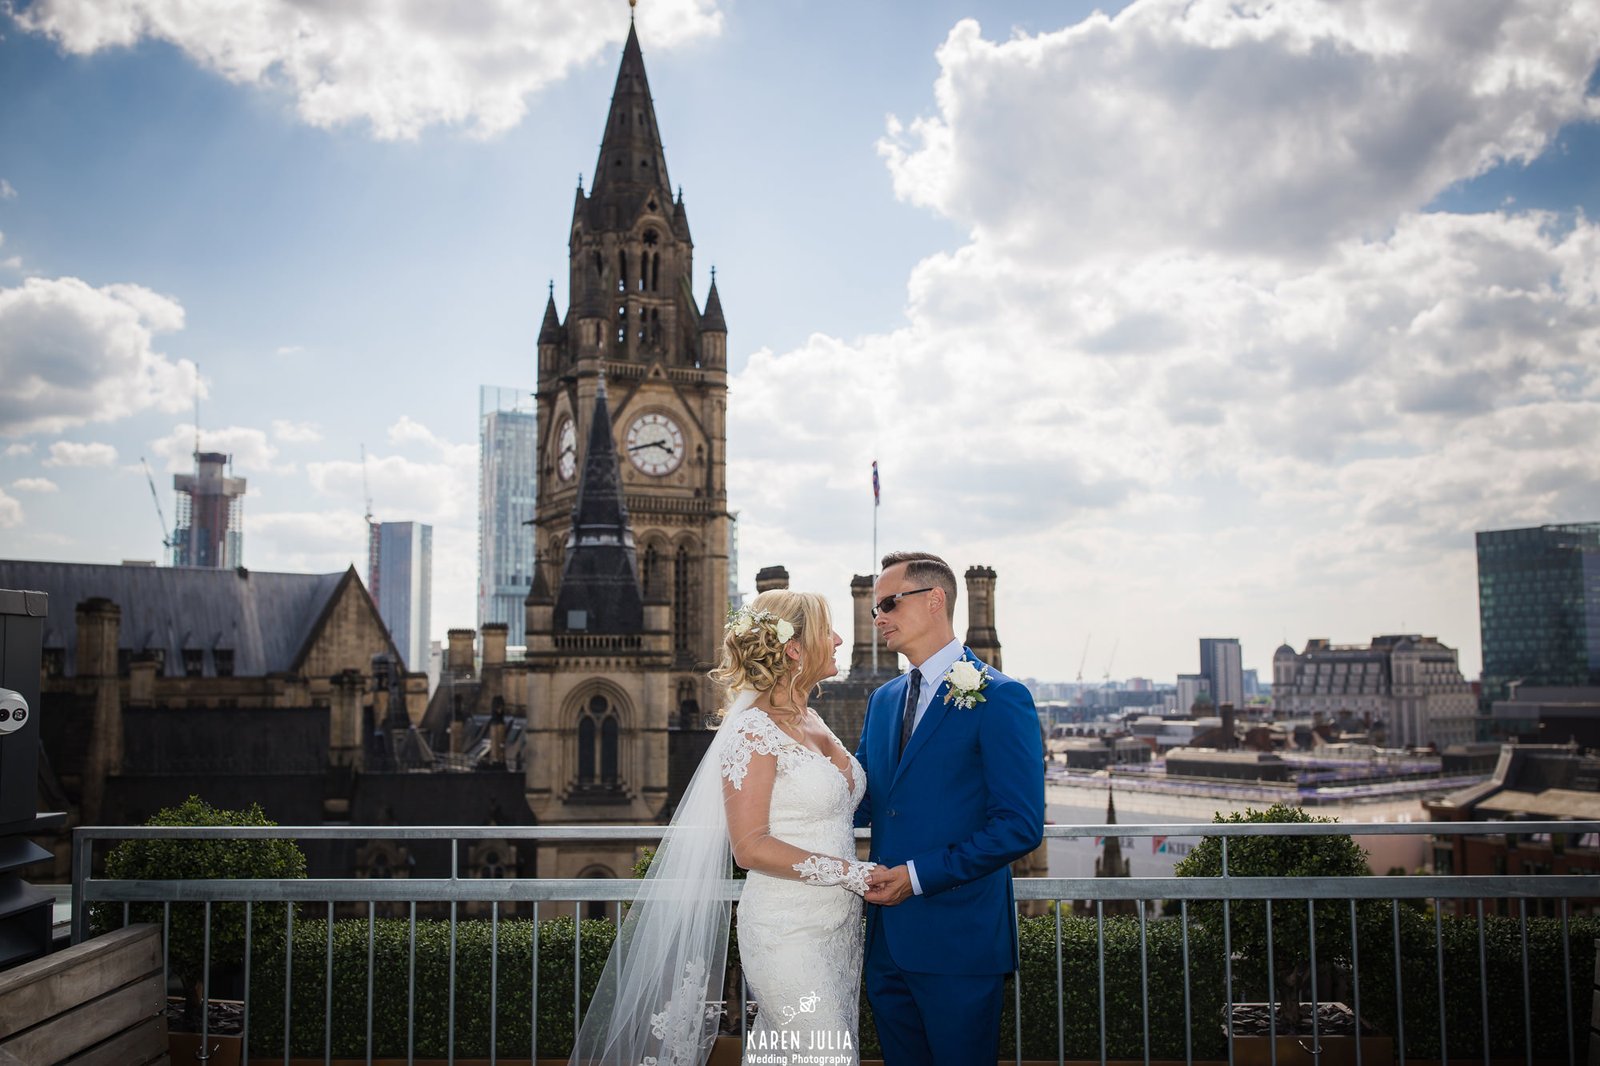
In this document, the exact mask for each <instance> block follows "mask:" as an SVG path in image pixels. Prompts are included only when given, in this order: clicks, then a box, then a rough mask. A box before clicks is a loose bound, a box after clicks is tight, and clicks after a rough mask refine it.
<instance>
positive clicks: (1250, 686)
mask: <svg viewBox="0 0 1600 1066" xmlns="http://www.w3.org/2000/svg"><path fill="white" fill-rule="evenodd" d="M1243 677H1244V698H1245V699H1247V700H1251V699H1255V698H1256V697H1257V696H1259V695H1261V675H1260V674H1259V673H1258V672H1257V671H1255V670H1246V671H1244V674H1243Z"/></svg>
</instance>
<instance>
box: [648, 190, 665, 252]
mask: <svg viewBox="0 0 1600 1066" xmlns="http://www.w3.org/2000/svg"><path fill="white" fill-rule="evenodd" d="M655 209H656V202H655V201H654V200H651V201H650V210H652V211H654V210H655ZM660 239H661V238H659V237H657V236H656V231H655V230H653V229H647V230H645V231H644V243H645V247H647V248H654V247H655V246H656V241H658V240H660Z"/></svg>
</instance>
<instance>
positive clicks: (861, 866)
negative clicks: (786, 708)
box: [720, 715, 876, 895]
mask: <svg viewBox="0 0 1600 1066" xmlns="http://www.w3.org/2000/svg"><path fill="white" fill-rule="evenodd" d="M736 724H737V725H738V726H739V727H740V731H739V733H738V734H737V735H736V736H735V737H734V739H733V740H732V742H731V743H730V744H729V745H728V750H727V751H725V752H724V753H723V757H722V763H721V766H720V770H721V772H722V778H723V787H722V797H723V807H724V809H725V811H726V813H727V818H728V840H729V843H730V844H731V845H732V847H733V858H734V861H735V862H737V863H738V864H739V865H740V866H742V867H744V868H745V869H746V870H754V871H756V872H757V873H763V874H767V875H768V876H770V877H782V878H785V879H787V880H790V881H803V882H805V883H806V884H808V885H816V886H818V887H823V888H829V887H834V886H838V887H842V888H845V889H848V890H849V891H851V892H854V893H856V894H857V895H865V894H866V891H867V874H868V872H870V871H871V870H872V869H873V867H874V866H875V865H876V864H875V863H870V862H858V861H856V860H854V859H841V858H838V857H836V856H833V855H817V854H813V853H812V852H809V851H806V850H804V849H802V848H798V847H795V846H794V845H793V844H789V843H787V842H785V841H782V840H779V839H778V838H777V837H774V836H773V835H772V830H771V825H770V822H769V815H770V813H771V808H772V786H773V783H774V782H775V781H776V780H777V777H778V774H779V773H780V772H781V771H783V770H784V769H786V766H785V763H786V762H789V761H790V760H793V759H795V758H801V757H803V755H801V753H800V752H799V751H798V749H797V747H796V745H795V744H793V743H792V742H791V741H789V739H788V738H787V737H785V736H784V735H783V733H782V732H781V731H780V730H779V729H778V728H777V726H776V725H774V724H773V723H772V721H771V720H770V719H768V718H766V716H765V715H752V716H751V719H750V721H749V722H741V723H736Z"/></svg>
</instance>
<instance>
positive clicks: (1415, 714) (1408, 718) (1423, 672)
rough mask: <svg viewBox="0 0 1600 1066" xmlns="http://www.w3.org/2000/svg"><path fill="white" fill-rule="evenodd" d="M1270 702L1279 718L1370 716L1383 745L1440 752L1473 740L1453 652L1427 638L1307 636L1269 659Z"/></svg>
mask: <svg viewBox="0 0 1600 1066" xmlns="http://www.w3.org/2000/svg"><path fill="white" fill-rule="evenodd" d="M1272 702H1273V710H1274V712H1275V713H1276V714H1277V715H1278V716H1279V717H1316V716H1318V715H1321V716H1324V717H1327V718H1332V717H1333V716H1335V715H1337V714H1339V713H1340V712H1341V711H1347V712H1349V713H1350V714H1352V715H1355V716H1357V717H1360V718H1363V719H1367V720H1370V721H1371V723H1372V729H1373V730H1374V731H1375V732H1377V733H1381V734H1382V737H1381V740H1382V742H1383V743H1384V744H1386V745H1388V746H1390V747H1425V746H1427V745H1429V744H1432V745H1436V746H1437V747H1438V748H1440V749H1443V748H1444V747H1445V746H1446V745H1449V744H1465V743H1468V742H1470V741H1472V740H1474V739H1475V732H1476V728H1477V727H1476V724H1475V723H1476V714H1477V700H1476V698H1475V697H1474V696H1473V694H1472V686H1471V685H1470V684H1469V683H1468V682H1467V680H1466V678H1464V677H1463V676H1462V675H1461V667H1460V666H1459V664H1458V663H1457V658H1456V650H1455V649H1454V648H1449V647H1446V646H1445V645H1443V644H1441V643H1439V641H1438V640H1437V639H1435V638H1433V637H1423V636H1416V635H1405V636H1383V637H1374V638H1373V639H1372V642H1371V643H1370V644H1366V645H1334V644H1330V643H1328V641H1326V640H1321V639H1318V640H1312V641H1309V642H1308V643H1307V644H1306V647H1305V650H1304V651H1302V652H1296V651H1295V650H1294V649H1293V648H1291V647H1290V646H1289V645H1287V644H1285V645H1283V646H1282V647H1280V648H1279V649H1278V650H1277V652H1276V654H1274V655H1273V658H1272Z"/></svg>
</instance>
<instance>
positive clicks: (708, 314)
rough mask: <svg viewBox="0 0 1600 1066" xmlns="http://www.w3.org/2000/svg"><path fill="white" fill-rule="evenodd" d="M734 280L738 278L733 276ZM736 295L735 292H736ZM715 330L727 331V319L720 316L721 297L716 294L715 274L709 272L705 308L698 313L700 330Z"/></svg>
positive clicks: (719, 331)
mask: <svg viewBox="0 0 1600 1066" xmlns="http://www.w3.org/2000/svg"><path fill="white" fill-rule="evenodd" d="M734 280H735V281H737V280H738V279H737V278H735V279H734ZM736 295H737V294H736ZM707 330H716V331H717V332H718V333H726V332H728V322H727V319H725V318H723V317H722V297H720V296H718V295H717V275H716V273H715V271H713V272H712V274H711V291H710V292H708V293H707V294H706V309H705V310H704V311H702V312H701V313H700V331H701V332H702V333H704V332H706V331H707Z"/></svg>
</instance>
